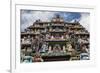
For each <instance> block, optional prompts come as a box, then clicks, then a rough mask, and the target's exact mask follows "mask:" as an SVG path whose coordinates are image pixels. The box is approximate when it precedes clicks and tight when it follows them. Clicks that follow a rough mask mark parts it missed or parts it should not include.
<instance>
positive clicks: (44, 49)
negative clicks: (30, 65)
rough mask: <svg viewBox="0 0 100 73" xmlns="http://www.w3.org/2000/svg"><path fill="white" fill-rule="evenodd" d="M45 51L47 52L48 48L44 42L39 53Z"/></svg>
mask: <svg viewBox="0 0 100 73" xmlns="http://www.w3.org/2000/svg"><path fill="white" fill-rule="evenodd" d="M47 50H48V46H47V44H46V42H44V43H43V45H42V47H41V49H40V51H41V52H46V51H47Z"/></svg>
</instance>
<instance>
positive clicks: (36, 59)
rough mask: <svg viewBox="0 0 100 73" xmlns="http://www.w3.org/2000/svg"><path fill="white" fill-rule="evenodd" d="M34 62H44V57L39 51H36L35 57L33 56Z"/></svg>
mask: <svg viewBox="0 0 100 73" xmlns="http://www.w3.org/2000/svg"><path fill="white" fill-rule="evenodd" d="M32 61H33V62H43V59H42V57H41V55H40V53H39V52H36V53H35V55H34V57H33V58H32Z"/></svg>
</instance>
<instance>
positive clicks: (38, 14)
mask: <svg viewBox="0 0 100 73" xmlns="http://www.w3.org/2000/svg"><path fill="white" fill-rule="evenodd" d="M54 14H55V12H45V11H31V12H30V13H27V12H26V13H24V12H23V13H22V15H21V17H22V21H23V22H22V24H21V31H24V29H25V28H26V27H28V26H30V25H32V24H33V23H34V22H35V21H36V20H37V19H40V20H42V21H50V19H51V18H52V17H53V16H54Z"/></svg>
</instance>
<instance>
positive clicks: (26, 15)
mask: <svg viewBox="0 0 100 73" xmlns="http://www.w3.org/2000/svg"><path fill="white" fill-rule="evenodd" d="M56 14H59V15H60V16H61V17H63V18H64V21H66V22H74V21H75V20H77V21H78V22H80V24H81V25H83V26H84V27H85V28H86V29H87V30H88V31H89V20H90V14H89V13H80V12H53V11H33V10H21V31H24V29H25V28H27V27H28V26H30V25H32V24H33V23H34V22H35V21H36V20H37V19H40V20H41V21H50V20H51V19H52V18H53V17H54V16H55V15H56Z"/></svg>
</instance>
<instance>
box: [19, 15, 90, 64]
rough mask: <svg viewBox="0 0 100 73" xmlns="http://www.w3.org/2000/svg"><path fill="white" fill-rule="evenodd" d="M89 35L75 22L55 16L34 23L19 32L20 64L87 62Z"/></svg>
mask: <svg viewBox="0 0 100 73" xmlns="http://www.w3.org/2000/svg"><path fill="white" fill-rule="evenodd" d="M89 37H90V35H89V32H88V31H87V30H86V29H85V28H84V27H83V26H82V25H81V24H80V23H79V22H77V21H75V22H73V23H71V22H66V21H64V19H63V18H62V17H61V16H60V15H56V16H54V17H53V18H52V20H51V21H49V22H43V21H41V20H40V19H38V20H36V21H35V22H34V23H33V24H32V25H31V26H29V27H27V28H26V29H25V31H24V32H21V52H20V53H21V62H46V61H71V60H89V55H90V52H89V50H90V49H89V45H90V43H89Z"/></svg>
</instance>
